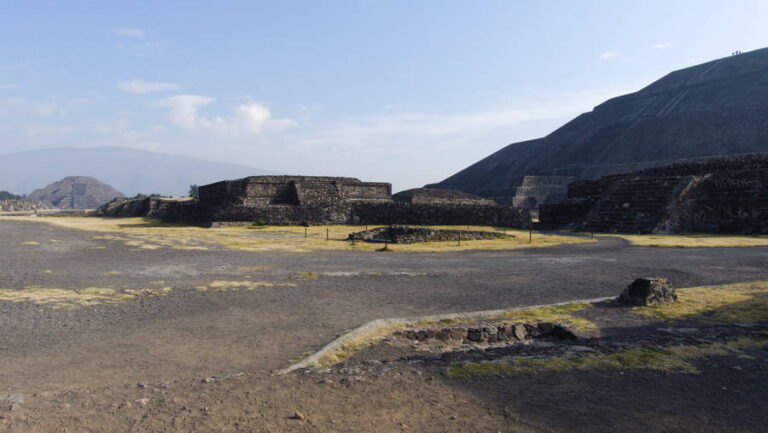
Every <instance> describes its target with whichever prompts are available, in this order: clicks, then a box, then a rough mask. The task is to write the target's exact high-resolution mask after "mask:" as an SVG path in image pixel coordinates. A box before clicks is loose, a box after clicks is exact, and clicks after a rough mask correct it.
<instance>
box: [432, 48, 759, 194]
mask: <svg viewBox="0 0 768 433" xmlns="http://www.w3.org/2000/svg"><path fill="white" fill-rule="evenodd" d="M754 152H768V48H763V49H760V50H756V51H751V52H748V53H743V54H739V55H735V56H730V57H725V58H721V59H718V60H713V61H711V62H707V63H703V64H700V65H697V66H692V67H690V68H686V69H681V70H678V71H675V72H672V73H670V74H668V75H667V76H665V77H663V78H662V79H660V80H658V81H656V82H654V83H653V84H651V85H649V86H648V87H645V88H644V89H642V90H640V91H638V92H636V93H632V94H629V95H624V96H620V97H617V98H613V99H610V100H608V101H606V102H604V103H603V104H600V105H598V106H597V107H595V108H594V109H593V110H592V111H591V112H589V113H585V114H582V115H580V116H578V117H577V118H575V119H573V120H572V121H570V122H568V123H567V124H566V125H564V126H562V127H561V128H559V129H558V130H556V131H554V132H553V133H551V134H549V135H548V136H546V137H543V138H539V139H535V140H529V141H524V142H520V143H514V144H510V145H508V146H507V147H505V148H503V149H501V150H499V151H498V152H496V153H494V154H492V155H490V156H488V157H486V158H485V159H483V160H481V161H479V162H477V163H475V164H473V165H471V166H469V167H468V168H466V169H464V170H462V171H460V172H458V173H456V174H454V175H453V176H451V177H449V178H447V179H445V180H443V181H442V182H439V183H437V184H433V185H429V187H435V188H447V189H458V190H462V191H466V192H469V193H472V194H476V195H479V196H482V197H488V198H494V199H497V200H500V201H509V200H510V199H511V198H512V197H514V196H515V195H516V192H517V189H518V187H519V186H521V185H522V184H523V180H524V178H525V177H526V176H553V175H554V176H572V177H573V178H575V179H593V178H597V177H600V176H603V175H607V174H612V173H621V172H627V171H631V170H636V169H643V168H649V167H655V166H660V165H666V164H670V163H674V162H680V161H685V160H690V159H695V158H703V157H713V156H723V155H737V154H746V153H754ZM519 195H520V194H518V196H519Z"/></svg>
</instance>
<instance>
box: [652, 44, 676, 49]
mask: <svg viewBox="0 0 768 433" xmlns="http://www.w3.org/2000/svg"><path fill="white" fill-rule="evenodd" d="M671 46H672V43H671V42H659V43H657V44H653V45H651V49H652V50H663V49H664V48H670V47H671Z"/></svg>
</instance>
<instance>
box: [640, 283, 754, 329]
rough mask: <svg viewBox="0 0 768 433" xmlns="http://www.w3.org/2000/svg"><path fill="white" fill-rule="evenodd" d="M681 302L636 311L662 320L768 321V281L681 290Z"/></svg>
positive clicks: (678, 294)
mask: <svg viewBox="0 0 768 433" xmlns="http://www.w3.org/2000/svg"><path fill="white" fill-rule="evenodd" d="M677 297H678V299H677V302H673V303H671V304H665V305H658V306H654V307H644V308H635V309H634V310H633V311H634V312H636V313H639V314H644V315H646V316H650V317H654V318H657V319H662V320H674V319H697V320H704V321H707V322H714V323H737V322H762V321H768V281H755V282H748V283H736V284H725V285H720V286H712V287H693V288H689V289H678V290H677Z"/></svg>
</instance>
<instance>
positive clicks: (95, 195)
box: [27, 176, 125, 209]
mask: <svg viewBox="0 0 768 433" xmlns="http://www.w3.org/2000/svg"><path fill="white" fill-rule="evenodd" d="M124 197H125V196H124V195H123V194H122V193H121V192H120V191H118V190H116V189H114V188H112V187H111V186H109V185H107V184H106V183H104V182H102V181H100V180H98V179H96V178H93V177H88V176H68V177H65V178H64V179H61V180H60V181H57V182H53V183H51V184H50V185H47V186H46V187H44V188H40V189H36V190H34V191H32V192H31V193H30V194H29V196H27V199H29V200H37V201H39V202H42V203H46V204H49V205H51V206H53V207H54V208H57V209H95V208H97V207H99V206H101V205H102V204H104V203H107V202H108V201H110V200H113V199H115V198H124Z"/></svg>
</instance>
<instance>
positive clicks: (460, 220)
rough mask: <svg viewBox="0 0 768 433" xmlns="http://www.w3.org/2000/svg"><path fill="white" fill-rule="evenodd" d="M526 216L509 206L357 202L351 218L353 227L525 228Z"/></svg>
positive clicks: (522, 210)
mask: <svg viewBox="0 0 768 433" xmlns="http://www.w3.org/2000/svg"><path fill="white" fill-rule="evenodd" d="M529 218H530V216H529V213H528V211H527V210H525V209H517V208H513V207H511V206H475V205H441V204H409V203H397V202H393V203H360V204H356V205H355V206H354V207H353V208H352V210H351V215H350V222H351V223H353V224H411V225H488V226H498V227H517V228H520V227H526V226H527V224H528V221H529Z"/></svg>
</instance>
